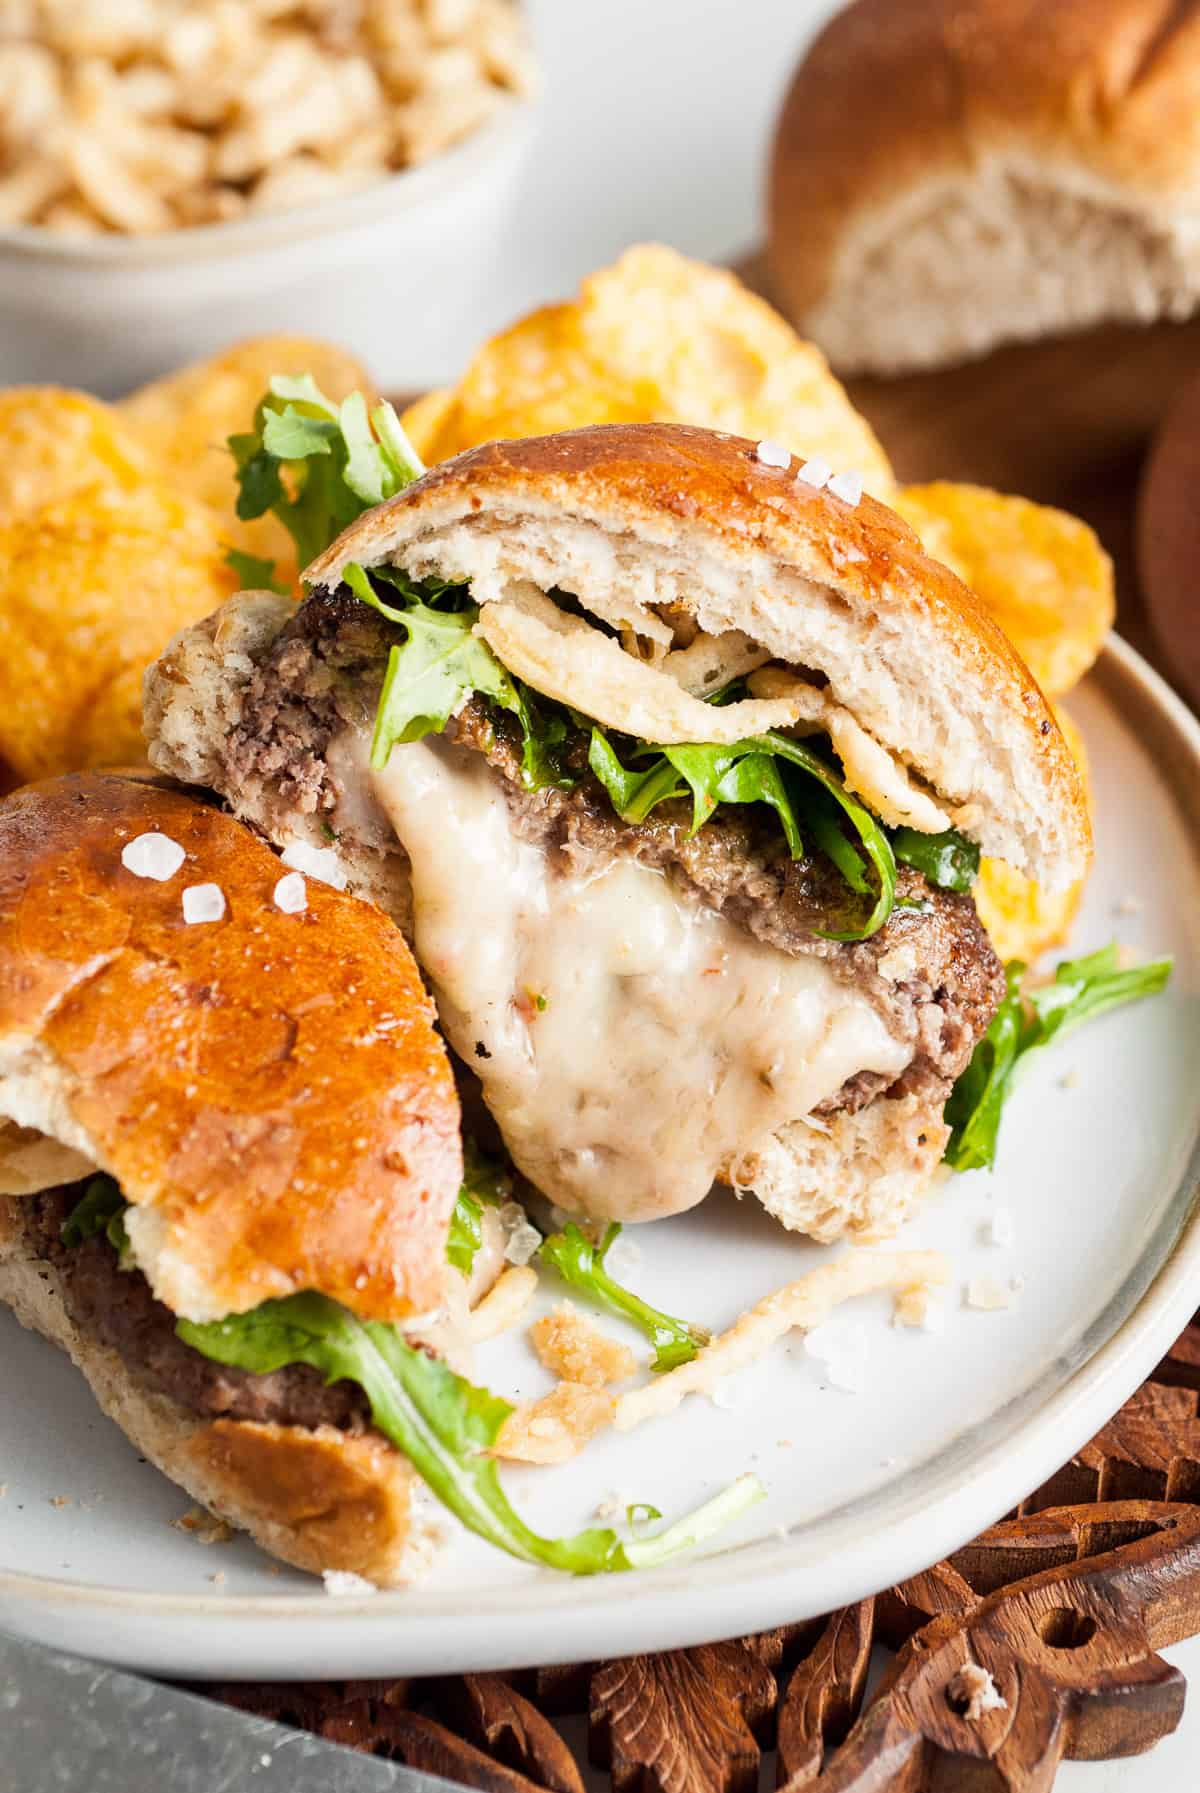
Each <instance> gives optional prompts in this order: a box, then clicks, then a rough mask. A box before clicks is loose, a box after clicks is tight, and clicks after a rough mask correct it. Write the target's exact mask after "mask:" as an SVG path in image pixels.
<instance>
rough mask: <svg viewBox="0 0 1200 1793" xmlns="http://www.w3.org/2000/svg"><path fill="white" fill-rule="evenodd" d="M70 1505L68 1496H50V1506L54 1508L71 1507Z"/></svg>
mask: <svg viewBox="0 0 1200 1793" xmlns="http://www.w3.org/2000/svg"><path fill="white" fill-rule="evenodd" d="M70 1504H71V1499H70V1496H69V1495H67V1494H52V1495H51V1496H50V1500H49V1505H50V1506H52V1507H69V1506H70Z"/></svg>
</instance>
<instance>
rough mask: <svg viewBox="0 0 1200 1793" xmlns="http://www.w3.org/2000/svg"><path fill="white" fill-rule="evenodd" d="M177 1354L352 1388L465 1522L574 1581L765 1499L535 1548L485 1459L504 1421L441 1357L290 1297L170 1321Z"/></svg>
mask: <svg viewBox="0 0 1200 1793" xmlns="http://www.w3.org/2000/svg"><path fill="white" fill-rule="evenodd" d="M176 1331H177V1332H178V1334H179V1337H180V1338H181V1339H182V1340H183V1342H184V1343H185V1344H186V1345H190V1346H191V1347H192V1348H193V1350H197V1351H201V1352H203V1353H204V1355H205V1356H207V1357H211V1358H215V1359H216V1361H217V1362H218V1363H225V1364H232V1365H236V1366H237V1367H238V1368H239V1369H243V1370H249V1371H251V1372H252V1373H254V1374H256V1375H268V1374H270V1373H271V1372H272V1371H274V1370H281V1369H284V1368H286V1367H287V1365H288V1364H293V1363H305V1364H309V1365H311V1366H312V1368H314V1369H316V1370H319V1371H320V1372H321V1374H322V1375H323V1376H324V1377H325V1378H326V1380H327V1381H329V1382H338V1381H343V1380H346V1381H351V1382H356V1383H357V1384H358V1386H359V1387H360V1388H361V1389H362V1390H363V1392H364V1394H365V1395H366V1397H367V1400H368V1402H369V1404H370V1408H371V1417H372V1419H373V1421H374V1423H375V1425H376V1427H377V1428H378V1429H379V1431H381V1432H382V1433H383V1434H384V1436H385V1437H386V1438H388V1439H390V1440H391V1442H392V1443H393V1444H394V1445H395V1446H396V1448H397V1449H398V1450H401V1451H403V1452H404V1454H405V1455H406V1456H407V1457H408V1459H409V1461H410V1462H411V1463H412V1464H413V1466H414V1468H415V1469H416V1470H417V1472H418V1474H419V1475H420V1476H421V1477H422V1478H423V1480H424V1481H425V1482H426V1483H427V1484H428V1486H429V1487H430V1488H431V1489H432V1490H433V1492H434V1493H435V1494H436V1495H437V1496H438V1498H439V1499H440V1500H441V1501H442V1502H443V1504H444V1505H445V1506H447V1507H449V1509H450V1510H451V1512H453V1513H455V1514H456V1515H457V1517H458V1518H459V1519H461V1520H462V1522H463V1524H464V1525H466V1526H468V1527H469V1528H470V1530H472V1531H473V1532H477V1533H478V1534H479V1536H480V1537H482V1538H486V1539H487V1540H488V1542H489V1543H491V1544H494V1545H496V1547H497V1548H498V1549H500V1550H505V1551H507V1552H508V1553H509V1555H510V1556H516V1557H520V1558H522V1559H523V1560H524V1561H525V1562H530V1563H545V1564H547V1565H548V1566H549V1567H551V1568H554V1569H563V1570H566V1571H568V1572H569V1573H571V1574H574V1575H595V1574H601V1573H612V1572H618V1571H621V1570H625V1569H640V1568H647V1567H650V1566H651V1565H653V1564H655V1563H661V1562H666V1561H667V1560H668V1559H669V1558H670V1557H673V1556H676V1555H678V1554H679V1553H680V1552H681V1551H684V1550H688V1549H690V1548H691V1547H692V1546H693V1545H694V1544H697V1543H699V1542H700V1541H701V1540H702V1539H704V1538H707V1537H710V1536H712V1535H713V1533H714V1532H716V1531H718V1530H719V1529H720V1528H721V1527H722V1526H724V1525H727V1524H728V1523H729V1522H730V1521H731V1520H733V1519H735V1518H737V1517H738V1515H739V1514H741V1513H743V1512H744V1511H745V1510H746V1508H747V1507H750V1506H752V1505H753V1504H754V1503H755V1502H756V1501H758V1500H761V1499H762V1498H763V1493H764V1490H763V1487H762V1484H761V1483H760V1482H759V1481H758V1478H757V1477H756V1476H739V1477H738V1479H737V1480H736V1481H735V1482H733V1483H731V1484H730V1486H729V1487H728V1488H726V1489H725V1490H724V1491H723V1492H722V1493H720V1494H718V1495H717V1496H716V1497H715V1499H713V1500H710V1501H707V1502H706V1503H705V1504H704V1505H703V1506H701V1507H699V1508H697V1510H696V1511H695V1512H694V1513H692V1514H691V1515H689V1517H687V1518H685V1519H682V1520H679V1521H677V1522H676V1523H675V1524H674V1525H669V1526H667V1527H666V1529H665V1530H664V1531H661V1532H659V1533H657V1534H656V1535H655V1536H653V1537H648V1538H646V1537H639V1538H636V1539H624V1540H623V1539H622V1538H621V1537H620V1536H619V1535H618V1533H617V1532H615V1531H614V1530H612V1529H611V1528H607V1527H593V1528H591V1529H589V1530H587V1531H582V1532H578V1533H576V1534H575V1536H574V1537H568V1538H543V1537H540V1536H539V1535H538V1534H537V1533H536V1532H534V1531H531V1530H530V1528H529V1527H528V1526H527V1525H526V1524H525V1522H524V1521H523V1520H522V1519H521V1518H520V1517H519V1516H518V1514H517V1513H516V1512H515V1511H514V1510H513V1508H512V1507H511V1505H510V1504H509V1501H508V1498H507V1496H506V1495H505V1493H504V1490H503V1489H502V1487H501V1486H500V1479H499V1475H498V1474H497V1468H496V1461H495V1458H494V1457H493V1456H492V1455H491V1454H490V1453H491V1451H492V1450H493V1448H494V1447H495V1445H496V1442H497V1440H498V1438H499V1436H500V1430H501V1427H502V1426H503V1424H504V1422H505V1420H506V1419H507V1418H508V1416H509V1414H510V1413H511V1412H512V1411H513V1409H512V1407H511V1406H510V1405H509V1403H508V1402H507V1401H504V1400H501V1399H500V1397H499V1396H498V1395H494V1394H492V1393H490V1392H489V1391H488V1390H487V1389H483V1388H476V1387H475V1386H474V1385H473V1384H472V1383H470V1382H467V1381H466V1380H465V1379H464V1378H463V1377H462V1376H459V1375H456V1374H455V1372H454V1371H453V1370H452V1369H451V1368H450V1367H449V1365H448V1364H446V1363H444V1362H442V1360H441V1359H440V1358H435V1357H430V1356H428V1355H426V1353H425V1352H424V1351H422V1350H420V1349H419V1347H418V1346H416V1345H412V1344H409V1343H408V1341H407V1340H406V1339H405V1338H404V1336H403V1334H402V1333H401V1332H400V1331H399V1330H398V1328H396V1327H394V1326H388V1325H384V1324H382V1323H381V1322H379V1321H374V1320H359V1319H357V1318H356V1317H355V1316H354V1315H353V1314H351V1313H350V1312H348V1310H347V1309H345V1308H343V1307H340V1306H339V1305H338V1304H337V1302H335V1301H331V1300H329V1299H328V1297H327V1296H324V1295H316V1294H305V1295H290V1296H288V1297H286V1298H285V1299H284V1300H282V1301H266V1302H264V1303H263V1304H262V1306H261V1307H257V1308H255V1309H254V1310H253V1312H252V1313H248V1314H238V1315H234V1316H232V1317H231V1318H230V1319H227V1320H216V1321H212V1322H209V1323H207V1324H203V1325H199V1324H195V1323H194V1322H191V1321H188V1320H180V1321H178V1322H177V1325H176Z"/></svg>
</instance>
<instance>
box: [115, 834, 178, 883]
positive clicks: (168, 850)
mask: <svg viewBox="0 0 1200 1793" xmlns="http://www.w3.org/2000/svg"><path fill="white" fill-rule="evenodd" d="M186 858H187V854H186V853H185V852H184V850H183V848H182V847H181V846H180V844H179V842H178V841H177V840H172V839H171V837H170V835H169V834H159V833H157V832H156V831H155V832H152V833H150V834H138V835H135V836H134V838H133V840H131V841H127V842H126V843H125V845H124V846H123V847H122V848H121V864H122V865H123V866H124V867H125V870H126V871H127V872H132V873H133V875H134V877H135V878H152V879H153V880H154V882H155V883H156V884H165V883H166V882H167V879H168V878H173V877H174V876H175V874H176V872H177V871H178V870H179V868H180V866H181V865H182V864H183V862H184V860H185V859H186Z"/></svg>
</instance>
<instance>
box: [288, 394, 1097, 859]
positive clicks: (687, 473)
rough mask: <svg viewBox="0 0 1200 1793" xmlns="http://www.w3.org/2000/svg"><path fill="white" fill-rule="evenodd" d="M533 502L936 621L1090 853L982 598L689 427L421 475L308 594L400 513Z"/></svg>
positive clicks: (902, 537)
mask: <svg viewBox="0 0 1200 1793" xmlns="http://www.w3.org/2000/svg"><path fill="white" fill-rule="evenodd" d="M527 496H533V497H535V498H538V499H540V500H541V501H543V502H545V503H549V504H555V503H561V504H563V505H564V506H567V507H581V506H582V507H587V508H588V509H589V510H590V511H592V512H593V513H602V514H604V515H605V516H606V517H611V518H612V519H614V527H615V523H616V520H617V519H628V521H629V522H630V524H631V525H635V524H643V525H645V524H648V525H649V526H650V527H651V528H652V527H653V523H654V519H655V518H656V517H659V518H662V517H664V516H667V517H672V518H675V519H679V520H680V521H682V522H683V523H685V524H687V525H690V526H694V527H695V529H696V530H697V532H698V533H703V534H705V535H707V536H708V537H709V538H710V539H714V540H716V541H717V542H718V543H719V544H720V546H721V547H723V548H724V549H725V550H726V551H727V552H730V553H732V554H734V555H737V556H739V557H741V556H746V557H749V556H752V555H754V554H755V553H756V552H761V551H765V552H766V553H767V554H769V555H771V556H774V557H776V558H778V559H779V560H780V561H781V562H786V563H789V564H791V565H794V566H795V567H797V568H798V569H799V570H800V571H801V572H803V573H804V574H806V575H807V576H808V577H810V578H814V579H819V580H826V581H828V582H829V583H830V584H832V585H834V586H836V587H837V588H839V589H841V590H843V591H846V592H847V593H849V594H852V595H853V596H854V598H855V599H857V600H858V601H859V602H860V603H863V604H864V605H865V606H866V607H868V608H870V609H871V610H873V611H875V612H877V613H878V614H880V615H882V614H884V613H887V614H888V616H889V621H890V620H891V619H894V618H895V617H896V616H897V613H899V616H900V619H901V620H903V616H904V614H905V613H910V614H912V615H914V616H915V615H917V614H920V615H922V616H930V617H932V618H933V619H934V621H935V623H936V625H937V628H938V631H939V634H941V635H942V636H944V637H947V638H951V639H953V641H954V643H955V645H956V647H957V649H958V652H959V655H960V657H961V660H963V661H965V662H966V663H967V664H968V665H970V666H971V667H972V668H973V669H975V670H976V671H977V672H979V673H980V674H981V675H982V676H983V677H984V678H985V679H986V683H987V685H988V688H989V690H990V691H992V692H993V693H995V694H1002V695H1003V698H1004V700H1005V701H1006V703H1007V706H1008V708H1009V709H1010V710H1011V711H1012V713H1013V714H1015V715H1018V716H1021V717H1023V718H1024V723H1023V732H1024V734H1025V736H1026V739H1027V742H1028V744H1029V745H1030V746H1031V748H1032V750H1033V751H1034V752H1035V753H1036V755H1037V756H1038V758H1039V759H1040V761H1041V763H1042V765H1043V767H1044V768H1045V774H1046V782H1047V784H1048V786H1049V788H1050V789H1051V790H1052V792H1053V796H1054V800H1055V804H1056V807H1057V808H1058V809H1059V810H1060V811H1061V813H1062V817H1063V828H1064V833H1065V834H1066V835H1067V836H1068V837H1069V838H1070V839H1072V840H1073V841H1074V842H1075V843H1077V845H1076V848H1075V852H1076V856H1077V858H1078V859H1080V860H1082V861H1084V862H1086V859H1087V857H1088V854H1089V852H1090V842H1091V824H1090V821H1089V819H1088V812H1087V804H1086V802H1085V799H1084V795H1083V791H1082V788H1081V785H1080V781H1079V777H1078V773H1077V770H1076V767H1075V762H1074V760H1073V759H1072V756H1071V753H1070V749H1069V748H1068V747H1067V745H1066V743H1065V741H1064V740H1063V738H1062V734H1061V732H1060V730H1059V727H1058V724H1057V722H1056V720H1055V717H1054V714H1053V712H1052V711H1051V709H1050V707H1049V705H1048V704H1047V702H1046V700H1045V698H1044V697H1043V696H1042V693H1041V691H1040V690H1039V689H1038V686H1037V683H1036V681H1035V680H1034V678H1033V675H1032V674H1031V673H1030V671H1029V669H1028V668H1027V667H1026V665H1025V663H1024V662H1023V661H1022V660H1021V658H1020V657H1019V655H1018V654H1017V652H1016V649H1015V648H1014V647H1013V646H1012V645H1011V643H1010V642H1009V640H1008V638H1007V636H1006V635H1004V633H1003V632H1002V630H1001V629H1000V628H999V627H998V625H997V624H996V623H995V622H993V620H992V618H991V616H990V615H989V614H988V612H987V610H986V608H985V607H984V605H983V603H982V602H981V600H980V599H978V598H977V597H976V596H975V594H974V593H973V592H972V591H971V590H970V589H969V588H968V587H967V586H966V585H964V584H963V582H962V581H961V580H960V579H959V578H957V577H956V575H955V574H954V573H952V572H951V571H950V570H949V568H948V567H945V566H943V565H942V564H941V562H940V561H936V560H932V559H931V558H930V557H929V556H928V555H927V554H926V553H925V552H924V550H923V549H922V547H921V543H920V540H919V538H918V536H917V534H916V532H915V531H914V530H913V529H912V528H911V527H910V526H909V525H908V524H907V523H906V522H905V521H904V520H903V519H902V518H901V517H899V516H897V515H896V513H895V511H893V510H890V509H889V508H888V506H887V505H884V504H880V503H879V502H878V501H877V500H876V499H874V498H870V497H865V496H864V497H863V498H862V499H861V500H860V501H859V503H858V504H856V505H851V504H848V503H846V502H844V501H843V500H842V499H841V498H838V497H836V496H834V494H833V493H831V492H830V491H828V490H827V489H824V488H822V489H818V488H816V487H814V486H810V485H807V484H805V483H804V482H803V481H801V480H797V479H795V478H792V477H789V476H788V474H786V473H781V471H780V470H779V469H778V468H775V467H770V466H766V465H764V464H763V463H762V462H760V461H759V460H758V459H757V457H756V454H755V444H754V443H752V442H749V441H746V440H745V439H744V438H742V437H740V436H731V435H726V434H724V433H718V432H716V431H712V430H704V429H695V428H692V427H689V426H687V425H684V424H656V423H650V424H609V425H598V426H594V427H592V428H590V429H581V430H567V431H564V432H563V433H561V434H559V435H554V436H531V437H526V438H523V439H521V440H518V441H507V442H490V443H487V444H485V446H484V447H482V448H475V449H471V450H469V451H468V452H467V453H466V454H461V455H458V456H456V457H455V459H453V460H451V461H444V462H442V464H441V465H440V466H437V467H434V468H433V469H432V470H431V471H430V472H428V473H427V474H426V475H425V476H424V478H422V479H421V480H419V481H418V482H417V483H416V484H414V485H412V486H409V487H408V489H407V490H406V491H404V492H402V493H400V494H399V495H398V496H397V497H395V498H392V499H389V500H388V502H387V503H386V504H381V505H379V506H378V507H377V508H376V509H375V510H373V511H370V512H368V513H367V514H366V515H365V516H363V517H360V518H359V520H358V521H357V522H356V523H352V524H351V525H350V527H349V528H348V529H347V530H345V531H343V533H342V535H340V536H339V537H338V539H337V541H335V542H334V543H333V545H332V546H331V547H329V548H327V549H326V551H325V552H324V554H322V555H320V556H319V558H318V559H317V560H315V561H314V562H313V563H312V565H311V566H310V567H309V568H308V569H307V570H306V573H305V578H306V580H307V581H308V582H309V583H310V584H313V585H322V584H327V583H330V582H332V581H335V580H336V578H337V577H338V576H339V574H340V569H341V567H342V566H343V565H344V564H345V562H346V561H347V560H350V559H359V558H361V559H363V560H364V561H366V562H367V563H371V562H372V560H373V559H378V558H379V555H380V551H381V549H382V547H383V545H384V544H386V543H387V541H388V540H389V539H390V538H392V537H394V536H395V535H396V534H397V533H399V529H398V526H399V525H400V523H401V519H402V518H404V517H405V516H407V517H409V518H410V519H411V524H410V526H407V527H406V528H405V531H404V532H405V533H408V528H409V527H411V528H416V527H418V526H419V523H420V519H421V515H422V513H426V514H429V515H431V516H433V517H437V516H438V515H439V514H441V513H445V512H446V511H448V510H450V509H453V507H454V505H455V502H456V501H457V502H458V503H460V504H462V505H464V506H465V508H466V509H468V510H470V511H472V512H475V511H479V510H482V509H483V508H484V507H485V506H486V505H488V504H489V502H490V501H492V500H493V499H494V498H497V497H499V498H500V499H501V500H503V499H504V498H505V497H508V498H510V499H512V500H518V499H520V498H523V497H527Z"/></svg>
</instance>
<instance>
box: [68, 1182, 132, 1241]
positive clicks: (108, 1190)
mask: <svg viewBox="0 0 1200 1793" xmlns="http://www.w3.org/2000/svg"><path fill="white" fill-rule="evenodd" d="M124 1209H125V1197H124V1196H123V1195H122V1194H121V1190H120V1186H119V1185H118V1184H117V1183H116V1182H114V1181H113V1179H112V1177H106V1176H96V1177H92V1178H91V1179H90V1180H89V1182H88V1186H87V1188H86V1190H85V1191H84V1194H83V1199H82V1200H81V1201H78V1202H76V1204H75V1206H74V1207H73V1208H72V1209H71V1212H70V1213H69V1214H68V1215H67V1218H66V1219H65V1220H64V1221H63V1223H62V1227H61V1228H60V1230H59V1238H60V1239H61V1240H62V1242H63V1244H64V1245H65V1246H67V1247H68V1248H70V1249H74V1247H75V1246H77V1245H82V1244H83V1242H84V1240H85V1239H94V1238H95V1236H96V1234H97V1233H106V1232H107V1231H108V1227H109V1222H110V1221H112V1220H114V1219H118V1218H119V1217H120V1215H121V1214H122V1213H123V1212H124Z"/></svg>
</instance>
